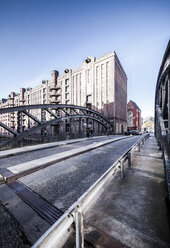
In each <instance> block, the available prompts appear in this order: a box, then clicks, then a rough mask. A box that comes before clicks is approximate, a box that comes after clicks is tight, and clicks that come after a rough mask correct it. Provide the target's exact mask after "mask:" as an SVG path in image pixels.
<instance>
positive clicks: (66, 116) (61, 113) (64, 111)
mask: <svg viewBox="0 0 170 248" xmlns="http://www.w3.org/2000/svg"><path fill="white" fill-rule="evenodd" d="M32 110H41V113H45V114H46V113H48V115H49V116H51V117H52V118H53V119H50V120H45V118H44V115H41V120H40V119H38V118H37V116H36V114H32V113H30V112H31V111H32ZM14 113H15V119H16V116H17V121H16V126H15V129H14V128H11V127H8V126H7V125H6V124H4V123H2V122H0V126H1V127H3V128H4V129H6V130H7V131H8V132H10V133H12V134H13V136H14V138H13V139H11V140H10V141H8V142H6V143H3V144H2V145H1V146H4V145H8V146H9V144H8V143H9V142H10V146H13V145H14V144H16V143H17V142H19V141H21V140H22V139H24V138H26V137H28V136H29V135H32V134H34V133H36V132H38V131H39V130H43V129H44V128H46V127H47V126H50V125H55V124H57V123H61V122H63V121H65V120H73V119H75V120H76V119H78V120H79V119H86V120H93V121H95V122H97V123H99V124H100V125H101V126H103V127H104V128H105V129H106V130H107V131H108V132H110V133H113V125H112V123H111V121H110V120H109V119H108V118H106V117H105V116H104V115H102V114H101V113H99V112H98V111H95V110H92V109H88V108H86V107H81V106H75V105H65V104H62V105H56V104H38V105H24V106H18V107H11V108H3V109H0V115H3V114H11V115H12V116H14ZM23 115H24V116H27V120H28V119H31V120H32V121H33V122H34V123H36V124H35V125H33V126H31V127H27V129H26V130H24V128H23V122H24V121H25V120H24V121H23Z"/></svg>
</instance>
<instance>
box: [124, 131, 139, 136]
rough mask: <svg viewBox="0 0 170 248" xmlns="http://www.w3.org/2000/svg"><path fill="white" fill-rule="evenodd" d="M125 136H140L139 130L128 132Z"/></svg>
mask: <svg viewBox="0 0 170 248" xmlns="http://www.w3.org/2000/svg"><path fill="white" fill-rule="evenodd" d="M124 134H125V135H140V134H141V133H140V132H139V130H128V131H126V132H125V133H124Z"/></svg>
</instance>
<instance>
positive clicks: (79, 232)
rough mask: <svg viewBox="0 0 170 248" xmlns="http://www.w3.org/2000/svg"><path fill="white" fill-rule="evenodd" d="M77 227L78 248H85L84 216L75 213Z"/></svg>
mask: <svg viewBox="0 0 170 248" xmlns="http://www.w3.org/2000/svg"><path fill="white" fill-rule="evenodd" d="M75 225H76V248H84V229H83V215H82V214H81V213H80V212H78V211H76V212H75Z"/></svg>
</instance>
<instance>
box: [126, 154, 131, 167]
mask: <svg viewBox="0 0 170 248" xmlns="http://www.w3.org/2000/svg"><path fill="white" fill-rule="evenodd" d="M127 156H128V168H131V152H128V154H127Z"/></svg>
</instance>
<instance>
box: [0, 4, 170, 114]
mask: <svg viewBox="0 0 170 248" xmlns="http://www.w3.org/2000/svg"><path fill="white" fill-rule="evenodd" d="M169 38H170V1H169V0H155V1H152V0H143V1H138V0H136V1H133V0H122V1H120V0H119V1H114V0H112V1H111V0H110V1H109V0H105V1H104V0H102V1H100V0H86V1H81V0H79V1H74V0H70V1H67V0H64V1H62V0H61V1H57V0H56V1H54V0H0V89H1V90H0V98H6V97H7V96H8V94H9V93H10V92H11V91H15V92H19V89H20V88H21V87H34V86H36V85H38V84H39V83H40V82H41V80H43V79H50V78H51V76H50V72H51V70H53V69H57V70H59V72H60V74H62V73H63V70H64V69H65V68H67V67H70V68H73V69H74V68H76V67H78V66H80V65H81V63H82V62H83V60H84V58H86V57H87V56H95V57H100V56H102V55H104V54H105V53H108V52H110V51H113V50H115V51H116V53H117V55H118V57H119V59H120V61H121V63H122V65H123V67H124V70H125V72H126V74H127V77H128V100H130V99H132V100H133V101H135V102H136V103H137V104H138V106H139V107H140V108H141V110H142V115H143V116H144V117H145V116H148V115H153V108H154V95H155V85H156V80H157V75H158V71H159V67H160V64H161V61H162V57H163V54H164V51H165V48H166V46H167V43H168V40H169Z"/></svg>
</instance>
